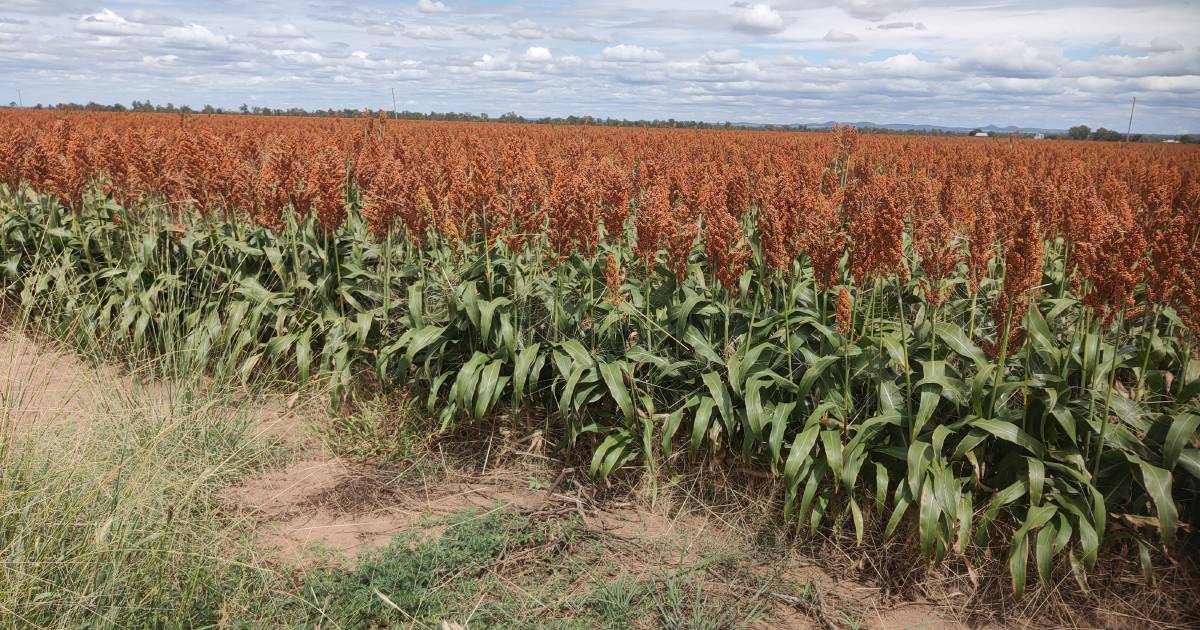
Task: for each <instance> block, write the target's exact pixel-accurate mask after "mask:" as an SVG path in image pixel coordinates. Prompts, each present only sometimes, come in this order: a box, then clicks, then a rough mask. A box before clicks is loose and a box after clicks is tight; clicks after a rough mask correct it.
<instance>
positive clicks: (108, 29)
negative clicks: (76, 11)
mask: <svg viewBox="0 0 1200 630" xmlns="http://www.w3.org/2000/svg"><path fill="white" fill-rule="evenodd" d="M75 30H77V31H79V32H80V33H88V34H89V35H107V36H110V37H120V36H124V35H141V34H142V33H144V32H145V29H144V27H142V25H141V24H135V23H133V22H130V21H129V20H126V19H125V18H123V17H121V16H119V15H117V14H116V13H114V12H112V11H111V10H109V9H104V10H103V11H101V12H99V13H92V14H90V15H85V16H83V17H81V18H79V21H78V22H76V23H75Z"/></svg>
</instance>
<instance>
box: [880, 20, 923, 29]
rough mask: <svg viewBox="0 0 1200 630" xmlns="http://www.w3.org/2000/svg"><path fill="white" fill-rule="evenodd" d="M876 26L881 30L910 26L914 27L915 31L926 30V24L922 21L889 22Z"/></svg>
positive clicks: (907, 27)
mask: <svg viewBox="0 0 1200 630" xmlns="http://www.w3.org/2000/svg"><path fill="white" fill-rule="evenodd" d="M875 28H877V29H879V30H881V31H893V30H903V29H909V28H911V29H913V30H914V31H923V30H925V25H924V24H922V23H920V22H888V23H887V24H880V25H879V26H876V27H875Z"/></svg>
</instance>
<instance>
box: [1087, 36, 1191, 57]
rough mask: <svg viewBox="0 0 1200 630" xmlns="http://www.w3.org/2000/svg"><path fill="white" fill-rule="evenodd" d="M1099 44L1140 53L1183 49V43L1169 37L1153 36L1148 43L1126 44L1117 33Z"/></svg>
mask: <svg viewBox="0 0 1200 630" xmlns="http://www.w3.org/2000/svg"><path fill="white" fill-rule="evenodd" d="M1100 45H1101V46H1103V47H1104V48H1118V49H1120V50H1127V51H1130V52H1141V53H1166V52H1178V51H1181V50H1183V44H1181V43H1179V41H1178V40H1176V39H1174V38H1171V37H1154V38H1152V39H1151V40H1150V43H1149V44H1127V43H1125V41H1124V39H1123V38H1122V37H1120V36H1119V35H1118V36H1117V37H1113V38H1112V39H1107V40H1105V41H1103V42H1100Z"/></svg>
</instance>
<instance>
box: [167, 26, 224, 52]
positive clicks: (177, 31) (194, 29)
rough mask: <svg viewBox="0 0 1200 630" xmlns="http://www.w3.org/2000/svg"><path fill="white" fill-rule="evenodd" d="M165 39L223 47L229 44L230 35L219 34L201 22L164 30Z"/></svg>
mask: <svg viewBox="0 0 1200 630" xmlns="http://www.w3.org/2000/svg"><path fill="white" fill-rule="evenodd" d="M163 39H165V40H166V41H167V42H168V43H171V44H175V45H179V46H187V47H197V48H221V47H224V46H228V45H229V42H230V40H229V37H228V36H226V35H217V34H216V33H214V32H212V31H210V30H208V28H207V27H205V26H202V25H200V24H188V25H187V26H176V27H172V28H168V29H166V30H165V31H163Z"/></svg>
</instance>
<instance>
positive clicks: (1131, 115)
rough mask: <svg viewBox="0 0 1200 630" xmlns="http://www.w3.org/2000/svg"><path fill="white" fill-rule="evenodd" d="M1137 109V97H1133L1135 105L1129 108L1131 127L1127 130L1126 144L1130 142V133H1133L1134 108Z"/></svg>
mask: <svg viewBox="0 0 1200 630" xmlns="http://www.w3.org/2000/svg"><path fill="white" fill-rule="evenodd" d="M1134 107H1137V97H1136V96H1135V97H1133V104H1131V105H1130V106H1129V126H1128V127H1126V128H1125V142H1129V132H1130V131H1133V108H1134Z"/></svg>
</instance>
